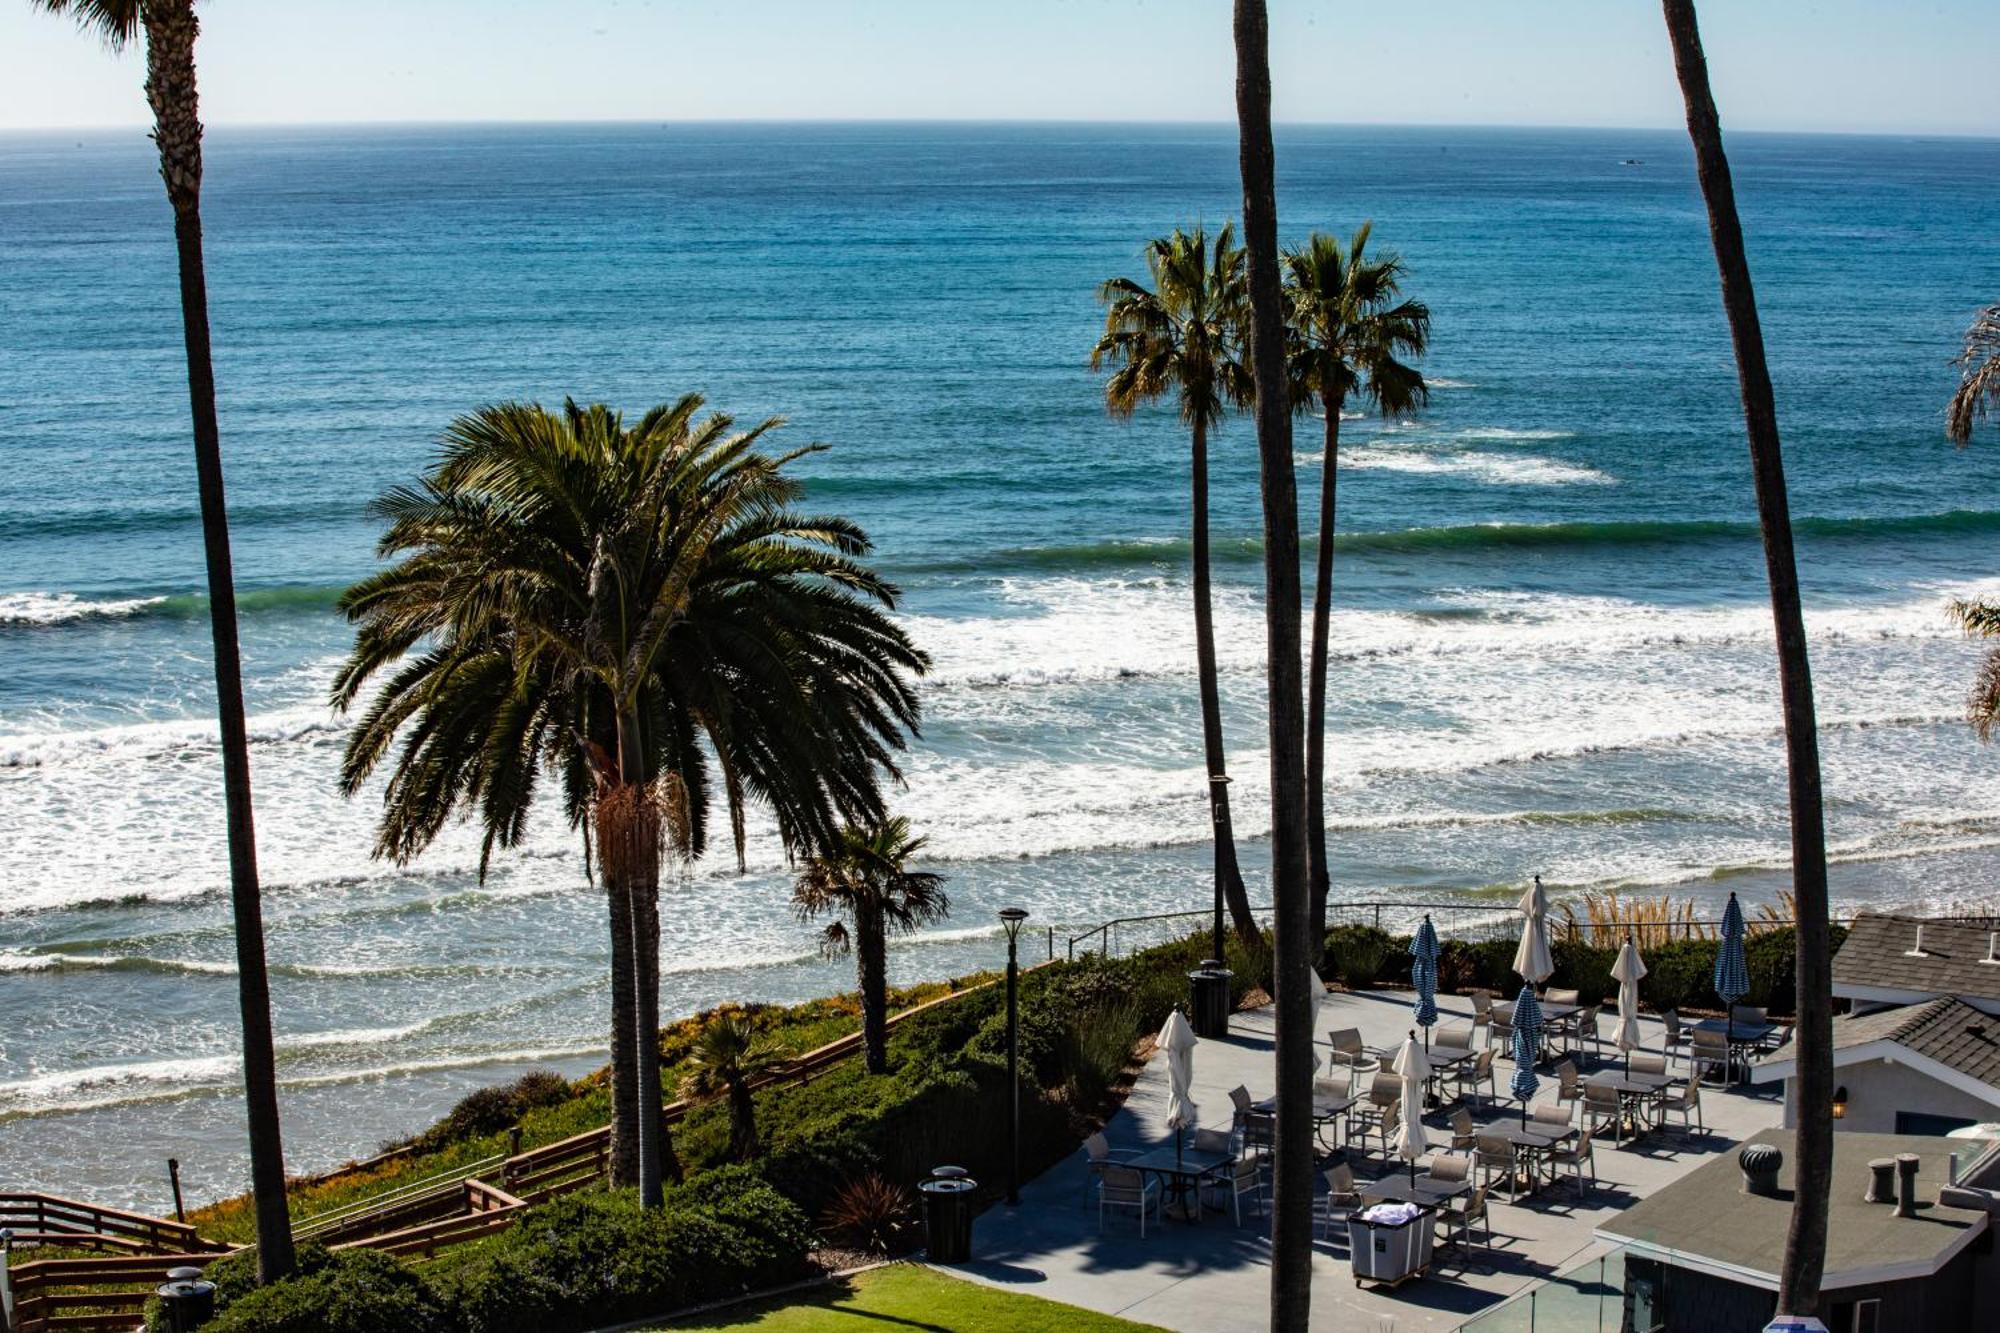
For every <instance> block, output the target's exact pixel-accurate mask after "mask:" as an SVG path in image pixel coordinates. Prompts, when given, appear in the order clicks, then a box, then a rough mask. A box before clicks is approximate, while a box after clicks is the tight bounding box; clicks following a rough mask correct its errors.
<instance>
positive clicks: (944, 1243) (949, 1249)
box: [917, 1172, 979, 1264]
mask: <svg viewBox="0 0 2000 1333" xmlns="http://www.w3.org/2000/svg"><path fill="white" fill-rule="evenodd" d="M978 1189H979V1184H978V1182H977V1181H975V1180H973V1179H972V1177H970V1176H968V1175H965V1174H963V1173H962V1172H961V1173H960V1174H958V1175H955V1176H946V1175H933V1176H932V1177H931V1178H930V1179H929V1180H926V1181H924V1182H923V1183H922V1184H920V1185H918V1186H917V1191H918V1193H920V1194H922V1195H923V1196H924V1244H925V1248H926V1249H927V1250H928V1251H929V1253H930V1260H931V1262H932V1263H934V1264H962V1263H965V1262H967V1261H968V1260H970V1259H971V1258H972V1196H973V1194H974V1193H976V1192H977V1191H978Z"/></svg>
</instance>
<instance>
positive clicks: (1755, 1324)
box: [1622, 1252, 1991, 1333]
mask: <svg viewBox="0 0 2000 1333" xmlns="http://www.w3.org/2000/svg"><path fill="white" fill-rule="evenodd" d="M1981 1272H1982V1270H1980V1269H1979V1268H1978V1267H1977V1256H1975V1255H1974V1254H1972V1253H1969V1252H1967V1253H1961V1254H1959V1255H1958V1256H1957V1257H1956V1258H1954V1259H1953V1260H1952V1261H1951V1262H1950V1263H1949V1264H1947V1265H1945V1267H1944V1270H1943V1271H1942V1272H1940V1273H1938V1274H1936V1275H1935V1276H1932V1277H1926V1278H1915V1279H1911V1280H1908V1281H1903V1282H1883V1283H1873V1284H1870V1285H1868V1286H1861V1287H1843V1288H1839V1289H1837V1290H1835V1291H1829V1292H1827V1293H1825V1294H1824V1296H1823V1297H1822V1309H1823V1311H1824V1312H1825V1313H1826V1314H1828V1315H1834V1314H1836V1312H1840V1313H1846V1312H1847V1311H1850V1310H1851V1309H1852V1304H1851V1303H1852V1302H1855V1301H1858V1300H1863V1299H1868V1298H1873V1299H1876V1300H1879V1301H1881V1302H1882V1306H1881V1310H1880V1312H1879V1313H1880V1315H1881V1322H1880V1323H1879V1325H1878V1329H1879V1333H1919V1331H1920V1330H1921V1333H1945V1331H1946V1330H1953V1331H1954V1333H1955V1331H1956V1330H1960V1329H1966V1330H1969V1329H1973V1328H1988V1327H1991V1325H1982V1324H1976V1323H1974V1322H1973V1320H1974V1311H1975V1309H1977V1308H1979V1302H1980V1301H1981V1299H1982V1297H1981V1296H1980V1294H1979V1293H1978V1292H1977V1291H1976V1290H1975V1287H1976V1284H1977V1283H1978V1282H1979V1281H1980V1279H1981ZM1635 1279H1636V1280H1637V1281H1638V1282H1646V1283H1650V1285H1651V1286H1652V1289H1653V1293H1654V1297H1653V1299H1654V1306H1653V1309H1654V1319H1655V1321H1657V1322H1655V1324H1654V1325H1653V1327H1661V1326H1664V1327H1665V1328H1666V1329H1667V1330H1668V1333H1680V1331H1681V1330H1690V1331H1698V1333H1759V1330H1761V1329H1762V1328H1763V1327H1764V1325H1765V1324H1766V1323H1768V1322H1769V1321H1770V1319H1771V1316H1772V1313H1773V1311H1775V1310H1776V1308H1777V1304H1778V1298H1777V1294H1776V1293H1775V1292H1772V1291H1767V1290H1765V1289H1763V1288H1761V1287H1753V1286H1750V1285H1749V1284H1747V1283H1740V1282H1732V1281H1730V1280H1729V1279H1727V1278H1721V1277H1715V1276H1713V1275H1711V1274H1708V1273H1700V1272H1696V1271H1694V1270H1692V1269H1687V1268H1676V1267H1674V1266H1672V1265H1671V1264H1667V1263H1662V1262H1661V1261H1659V1260H1657V1259H1644V1258H1640V1257H1638V1256H1636V1255H1629V1256H1627V1258H1626V1260H1625V1292H1624V1301H1625V1308H1624V1320H1623V1329H1622V1333H1649V1331H1648V1329H1647V1327H1645V1326H1644V1325H1642V1323H1640V1322H1639V1321H1635V1319H1634V1318H1633V1313H1634V1305H1635V1286H1636V1283H1635ZM1829 1327H1830V1328H1831V1329H1832V1333H1844V1330H1843V1329H1842V1328H1841V1326H1840V1325H1839V1324H1838V1323H1834V1324H1830V1325H1829Z"/></svg>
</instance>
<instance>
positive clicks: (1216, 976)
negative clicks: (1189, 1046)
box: [1187, 958, 1236, 1037]
mask: <svg viewBox="0 0 2000 1333" xmlns="http://www.w3.org/2000/svg"><path fill="white" fill-rule="evenodd" d="M1187 975H1188V1018H1189V1020H1190V1021H1191V1022H1192V1023H1193V1025H1194V1035H1195V1036H1197V1037H1226V1036H1228V1035H1229V983H1230V981H1231V979H1233V978H1234V977H1235V975H1236V974H1235V973H1234V972H1231V971H1230V970H1229V969H1228V968H1226V967H1224V966H1223V965H1222V963H1221V962H1220V961H1219V960H1217V959H1214V958H1206V959H1203V960H1202V964H1201V966H1200V967H1198V968H1196V969H1195V970H1194V971H1192V972H1190V973H1188V974H1187Z"/></svg>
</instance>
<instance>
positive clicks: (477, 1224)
mask: <svg viewBox="0 0 2000 1333" xmlns="http://www.w3.org/2000/svg"><path fill="white" fill-rule="evenodd" d="M460 1191H461V1195H460V1198H459V1199H458V1200H457V1201H456V1204H457V1206H456V1209H455V1210H454V1212H453V1213H452V1214H451V1215H450V1216H448V1217H441V1218H438V1219H436V1220H434V1221H429V1222H424V1223H422V1224H420V1225H416V1226H409V1227H404V1228H403V1229H401V1230H399V1231H390V1232H386V1233H384V1234H380V1235H374V1236H369V1237H366V1238H365V1239H361V1240H352V1241H348V1242H346V1243H345V1244H342V1245H336V1246H334V1247H333V1248H335V1249H351V1250H380V1251H382V1252H383V1253H384V1254H421V1255H422V1256H423V1257H424V1258H426V1259H428V1258H430V1257H431V1256H433V1255H435V1254H436V1253H437V1252H438V1251H439V1250H444V1249H449V1248H451V1247H452V1246H454V1245H463V1244H464V1243H465V1242H467V1241H469V1240H478V1239H480V1238H481V1237H484V1236H491V1235H493V1234H495V1233H496V1232H501V1231H505V1230H506V1229H507V1228H508V1227H511V1226H513V1225H514V1223H515V1222H516V1221H518V1220H519V1217H520V1213H521V1211H522V1210H523V1209H525V1208H526V1207H527V1206H528V1203H527V1200H525V1199H520V1198H516V1197H515V1196H514V1195H512V1194H509V1193H507V1191H505V1190H502V1189H496V1188H494V1187H493V1186H491V1185H489V1184H487V1183H486V1182H485V1181H483V1180H467V1181H463V1182H461V1185H460Z"/></svg>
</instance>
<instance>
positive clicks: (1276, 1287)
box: [1235, 0, 1314, 1333]
mask: <svg viewBox="0 0 2000 1333" xmlns="http://www.w3.org/2000/svg"><path fill="white" fill-rule="evenodd" d="M1235 36H1236V117H1237V125H1238V130H1239V136H1240V146H1239V150H1238V154H1239V165H1240V169H1241V171H1242V175H1243V242H1244V249H1245V253H1246V255H1247V257H1248V261H1249V277H1250V312H1251V313H1250V353H1251V373H1252V376H1253V378H1254V380H1255V382H1256V387H1257V394H1256V399H1257V402H1256V412H1257V457H1258V463H1259V472H1260V474H1261V480H1262V483H1263V486H1262V490H1263V499H1264V619H1265V627H1266V652H1267V653H1268V655H1269V664H1268V672H1269V682H1270V718H1271V897H1272V903H1273V906H1274V909H1275V910H1274V916H1275V918H1276V924H1275V931H1274V934H1275V949H1274V953H1275V957H1274V959H1273V962H1272V973H1273V985H1274V989H1275V990H1276V992H1277V1011H1278V1036H1277V1077H1278V1092H1277V1096H1278V1125H1277V1133H1276V1161H1275V1164H1274V1167H1273V1171H1272V1207H1271V1214H1272V1216H1271V1328H1272V1330H1273V1333H1303V1330H1304V1329H1305V1327H1306V1320H1307V1317H1308V1314H1309V1312H1310V1308H1311V1302H1312V1207H1313V1194H1312V1183H1313V1182H1312V1168H1313V1123H1312V1077H1313V1064H1314V1060H1313V1052H1312V1030H1311V1009H1310V994H1309V992H1308V990H1307V986H1308V984H1309V981H1308V976H1309V974H1308V968H1309V966H1310V958H1311V955H1310V953H1309V949H1308V946H1309V943H1310V941H1309V940H1308V938H1307V930H1306V927H1307V925H1308V922H1307V906H1308V903H1307V898H1308V885H1307V882H1306V808H1305V807H1306V802H1305V754H1304V730H1305V717H1304V715H1303V704H1304V697H1303V695H1304V690H1303V686H1304V682H1303V681H1301V680H1300V679H1299V676H1300V673H1301V666H1302V664H1301V662H1300V660H1299V647H1300V644H1299V512H1298V481H1297V478H1296V477H1295V476H1294V474H1293V465H1292V417H1291V403H1290V400H1289V396H1288V389H1287V385H1286V380H1285V334H1284V319H1285V314H1284V289H1283V284H1282V282H1281V281H1280V279H1279V276H1278V205H1277V187H1276V183H1275V179H1274V163H1273V151H1272V146H1271V63H1270V52H1269V44H1270V34H1269V27H1268V20H1267V18H1266V15H1265V11H1264V0H1236V10H1235Z"/></svg>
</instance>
